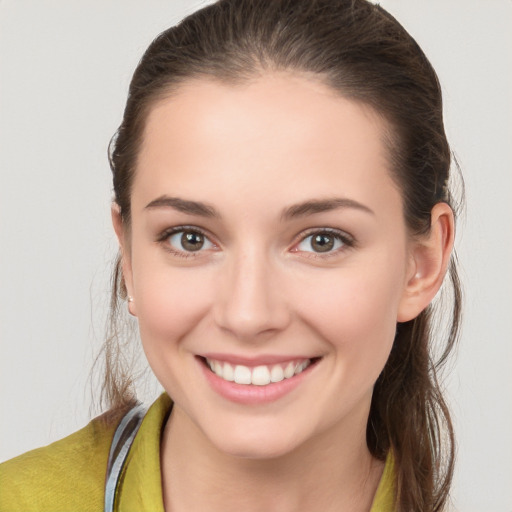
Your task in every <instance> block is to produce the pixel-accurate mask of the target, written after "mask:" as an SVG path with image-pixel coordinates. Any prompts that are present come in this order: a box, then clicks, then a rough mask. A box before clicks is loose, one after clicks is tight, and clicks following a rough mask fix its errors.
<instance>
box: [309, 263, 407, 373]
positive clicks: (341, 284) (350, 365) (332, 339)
mask: <svg viewBox="0 0 512 512" xmlns="http://www.w3.org/2000/svg"><path fill="white" fill-rule="evenodd" d="M383 267H384V266H383ZM401 283H402V273H401V271H400V269H398V268H396V267H395V269H393V267H392V266H389V267H387V268H384V269H383V268H378V267H374V268H368V267H366V266H365V267H361V268H360V269H355V268H351V269H343V270H341V271H336V273H333V274H332V275H330V276H325V277H323V278H322V279H321V280H320V281H317V283H316V285H315V286H314V287H313V286H312V287H310V290H316V293H311V294H310V295H309V298H308V299H307V300H304V301H303V302H302V304H301V306H300V307H301V310H302V313H301V316H302V317H303V318H304V319H305V320H306V322H307V323H308V324H309V325H312V326H314V329H315V330H316V331H317V332H318V333H320V334H321V336H322V338H324V339H325V340H326V341H327V342H328V343H329V344H330V345H331V346H332V347H333V349H334V350H335V351H336V355H337V357H339V358H340V359H341V360H342V361H344V363H343V364H344V367H345V370H348V371H352V369H355V368H360V369H361V372H362V373H365V372H369V375H372V376H374V377H375V378H376V377H377V376H378V374H379V373H380V371H381V370H382V368H383V366H384V364H385V362H386V360H387V358H388V355H389V352H390V350H391V346H392V344H393V340H394V337H395V331H396V319H397V311H398V305H399V302H400V297H401V291H402V287H401V285H400V284H401Z"/></svg>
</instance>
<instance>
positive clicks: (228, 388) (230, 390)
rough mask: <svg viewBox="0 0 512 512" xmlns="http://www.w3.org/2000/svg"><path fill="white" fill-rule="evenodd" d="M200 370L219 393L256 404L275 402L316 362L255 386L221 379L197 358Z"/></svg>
mask: <svg viewBox="0 0 512 512" xmlns="http://www.w3.org/2000/svg"><path fill="white" fill-rule="evenodd" d="M199 363H200V365H201V368H202V371H203V373H204V375H205V377H206V380H207V381H208V382H209V384H210V386H211V387H212V388H213V390H214V391H216V392H217V393H218V394H219V395H221V396H222V397H224V398H226V399H227V400H230V401H232V402H236V403H239V404H245V405H257V404H266V403H270V402H275V401H276V400H279V399H280V398H282V397H284V396H285V395H287V394H288V393H290V392H292V391H293V390H294V389H295V388H296V387H297V386H298V385H299V384H300V383H301V382H302V381H303V380H304V379H305V378H307V376H308V375H309V373H310V371H311V369H312V367H313V366H316V362H315V363H313V364H311V365H310V366H308V367H307V368H306V369H305V370H303V371H302V372H301V373H299V374H298V375H294V376H293V377H291V378H290V379H284V380H282V381H281V382H272V383H270V384H267V385H266V386H255V385H254V384H237V383H236V382H229V381H227V380H224V379H221V378H220V377H219V376H218V375H216V374H215V373H213V372H212V371H211V370H210V369H209V368H208V367H207V366H206V364H205V363H204V360H203V359H201V358H199Z"/></svg>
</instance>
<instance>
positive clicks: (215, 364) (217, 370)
mask: <svg viewBox="0 0 512 512" xmlns="http://www.w3.org/2000/svg"><path fill="white" fill-rule="evenodd" d="M213 371H214V373H216V374H217V375H218V376H219V377H223V376H224V375H223V373H222V363H219V361H214V362H213Z"/></svg>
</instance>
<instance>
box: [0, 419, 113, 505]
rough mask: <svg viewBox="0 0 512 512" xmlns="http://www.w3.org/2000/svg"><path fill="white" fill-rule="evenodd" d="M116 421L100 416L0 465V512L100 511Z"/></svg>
mask: <svg viewBox="0 0 512 512" xmlns="http://www.w3.org/2000/svg"><path fill="white" fill-rule="evenodd" d="M118 420H119V418H118V419H109V420H108V421H107V420H106V418H105V416H100V417H98V418H96V419H94V420H92V421H91V422H90V423H89V424H88V425H87V426H86V427H84V428H83V429H81V430H79V431H78V432H75V433H74V434H72V435H70V436H68V437H66V438H64V439H61V440H60V441H57V442H55V443H53V444H51V445H49V446H45V447H44V448H38V449H37V450H33V451H30V452H27V453H25V454H23V455H20V456H19V457H16V458H14V459H11V460H9V461H7V462H4V463H3V464H0V490H1V492H0V512H10V511H15V510H16V511H18V510H23V511H26V512H29V511H34V512H35V511H50V510H51V511H53V512H57V511H69V510H73V511H75V512H82V511H83V512H86V511H88V510H95V511H97V510H102V509H103V495H104V483H105V473H106V467H107V460H108V453H109V449H110V443H111V440H112V437H113V435H114V431H115V428H116V426H117V423H118Z"/></svg>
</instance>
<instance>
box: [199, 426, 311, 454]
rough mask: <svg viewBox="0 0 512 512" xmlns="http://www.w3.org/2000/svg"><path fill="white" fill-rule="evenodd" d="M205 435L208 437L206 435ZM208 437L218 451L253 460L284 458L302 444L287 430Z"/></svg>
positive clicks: (256, 431)
mask: <svg viewBox="0 0 512 512" xmlns="http://www.w3.org/2000/svg"><path fill="white" fill-rule="evenodd" d="M206 434H207V435H208V433H206ZM219 434H220V435H219ZM208 437H210V442H211V443H212V444H213V445H214V446H216V447H217V449H218V450H219V451H221V452H223V453H225V454H227V455H230V456H232V457H237V458H241V459H253V460H265V459H276V458H279V457H284V456H286V455H288V454H290V453H291V452H293V451H294V450H296V449H297V448H298V446H299V445H301V444H302V443H301V442H300V440H298V439H296V437H295V436H293V435H292V434H291V433H290V432H289V430H287V429H283V432H282V433H280V434H278V433H277V432H276V428H273V429H269V430H264V429H259V430H258V429H254V431H247V430H245V431H238V432H232V431H231V432H230V431H224V432H219V433H218V434H217V435H215V434H214V435H212V436H208Z"/></svg>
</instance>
